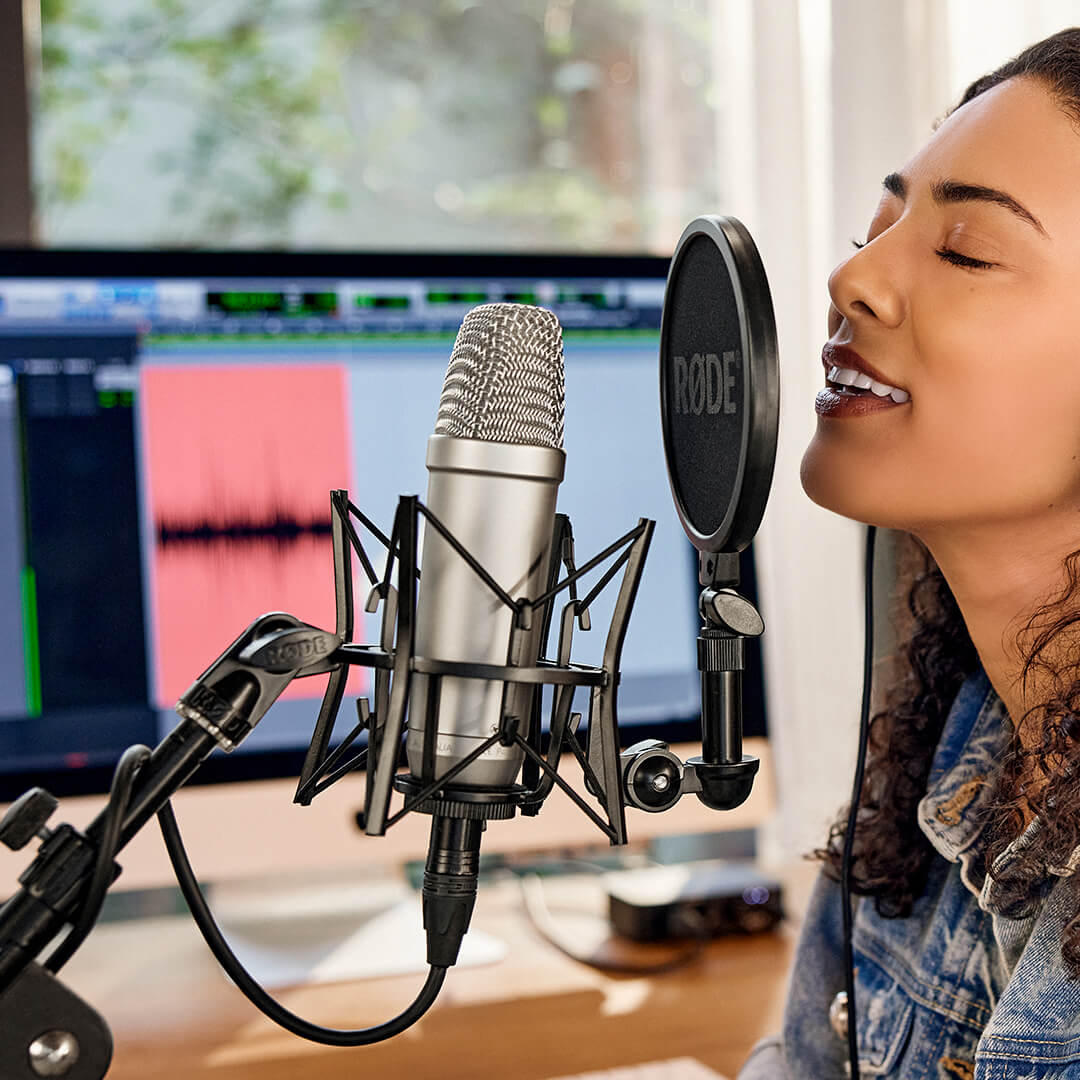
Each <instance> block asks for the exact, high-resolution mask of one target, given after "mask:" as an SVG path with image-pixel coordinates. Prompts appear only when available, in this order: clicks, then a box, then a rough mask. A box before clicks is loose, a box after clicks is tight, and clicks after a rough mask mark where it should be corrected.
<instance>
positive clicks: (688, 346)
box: [660, 216, 780, 552]
mask: <svg viewBox="0 0 1080 1080" xmlns="http://www.w3.org/2000/svg"><path fill="white" fill-rule="evenodd" d="M779 406H780V382H779V372H778V367H777V354H776V326H775V323H774V321H773V307H772V298H771V297H770V295H769V285H768V282H767V280H766V278H765V270H764V268H763V267H762V265H761V259H760V257H759V255H758V252H757V248H756V247H755V245H754V241H753V240H752V239H751V237H750V234H749V233H748V232H747V231H746V229H745V227H744V226H743V225H742V224H741V223H740V222H739V221H736V220H735V219H734V218H729V217H716V216H709V217H700V218H697V219H696V220H694V221H692V222H691V223H690V224H689V225H688V226H687V228H686V229H685V231H684V232H683V235H682V237H681V238H680V240H679V243H678V246H677V247H676V249H675V254H674V255H673V256H672V259H671V267H670V269H669V271H668V281H667V289H666V291H665V295H664V313H663V319H662V322H661V329H660V412H661V421H662V426H663V434H664V453H665V455H666V458H667V467H668V477H669V479H670V481H671V491H672V495H673V496H674V499H675V508H676V510H677V512H678V514H679V520H680V521H681V522H682V525H683V528H684V529H685V530H686V535H687V536H688V537H689V538H690V542H691V543H692V544H693V545H694V547H696V548H697V549H698V550H699V551H702V552H739V551H742V549H743V548H745V547H746V546H747V545H748V544H749V543H750V541H751V539H753V536H754V533H755V532H757V529H758V526H759V525H760V523H761V516H762V514H763V513H764V511H765V503H766V501H767V499H768V495H769V487H770V485H771V483H772V473H773V463H774V461H775V458H776V431H777V424H778V418H779Z"/></svg>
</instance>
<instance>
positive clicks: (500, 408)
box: [435, 304, 566, 450]
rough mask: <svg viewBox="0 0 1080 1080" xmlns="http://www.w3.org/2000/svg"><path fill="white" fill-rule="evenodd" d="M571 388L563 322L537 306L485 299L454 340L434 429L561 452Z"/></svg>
mask: <svg viewBox="0 0 1080 1080" xmlns="http://www.w3.org/2000/svg"><path fill="white" fill-rule="evenodd" d="M565 393H566V385H565V380H564V374H563V351H562V328H561V327H560V326H559V320H558V319H557V318H556V317H555V316H554V315H553V314H552V313H551V312H550V311H547V310H546V309H544V308H540V307H533V306H532V305H530V304H482V305H481V306H480V307H476V308H473V309H472V311H470V312H469V313H468V314H467V315H466V316H465V321H464V322H463V323H462V324H461V329H460V330H459V331H458V335H457V341H455V342H454V351H453V353H452V354H451V356H450V365H449V367H447V369H446V378H445V379H444V380H443V391H442V397H441V398H440V399H439V415H438V417H437V418H436V420H435V434H436V435H451V436H454V437H456V438H462V439H480V440H482V441H483V442H502V443H517V444H519V445H525V446H548V447H552V448H553V449H556V450H561V449H562V445H563V420H564V413H565Z"/></svg>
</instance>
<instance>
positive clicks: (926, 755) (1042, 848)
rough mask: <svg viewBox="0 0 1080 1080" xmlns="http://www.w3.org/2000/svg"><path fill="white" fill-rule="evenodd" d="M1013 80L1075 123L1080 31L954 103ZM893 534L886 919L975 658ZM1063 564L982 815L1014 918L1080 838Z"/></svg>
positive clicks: (923, 570)
mask: <svg viewBox="0 0 1080 1080" xmlns="http://www.w3.org/2000/svg"><path fill="white" fill-rule="evenodd" d="M1017 77H1026V78H1030V79H1035V80H1038V81H1039V82H1040V83H1042V85H1043V86H1044V87H1045V88H1046V89H1047V90H1048V91H1049V92H1050V93H1051V94H1053V95H1054V97H1055V98H1057V100H1058V102H1059V103H1060V105H1061V107H1062V109H1063V110H1064V111H1065V113H1066V115H1068V116H1069V118H1070V119H1071V120H1072V121H1073V123H1074V124H1075V125H1076V126H1077V128H1078V130H1080V28H1071V29H1067V30H1062V31H1060V32H1059V33H1057V34H1054V35H1052V36H1051V37H1048V38H1046V39H1045V40H1043V41H1040V42H1038V43H1036V44H1035V45H1032V46H1031V47H1030V48H1027V49H1025V50H1024V51H1023V52H1022V53H1020V54H1019V56H1017V57H1015V58H1014V59H1012V60H1010V61H1008V63H1006V64H1003V65H1002V66H1001V67H1000V68H998V69H997V70H996V71H993V72H991V73H990V74H989V75H985V76H983V77H982V78H980V79H977V80H976V81H975V82H973V83H972V84H971V85H970V86H969V87H968V88H967V90H966V91H965V92H964V95H963V97H962V99H961V100H960V102H959V104H958V105H957V106H956V108H960V107H962V106H963V105H965V104H966V103H967V102H969V101H971V100H972V99H973V98H975V97H978V96H979V95H980V94H982V93H985V92H986V91H987V90H989V89H991V88H992V87H994V86H997V85H998V84H1000V83H1002V82H1004V81H1005V80H1006V79H1012V78H1017ZM895 537H896V541H897V544H896V548H897V563H898V568H899V572H898V574H897V582H898V594H897V601H899V600H900V599H901V598H902V597H903V594H904V592H905V589H906V592H907V596H906V609H905V607H904V606H902V605H901V604H900V603H898V602H894V606H895V607H896V609H897V611H896V614H897V616H898V617H899V621H900V623H901V626H900V627H899V633H898V640H900V641H901V643H902V644H901V646H900V648H899V649H898V650H897V652H896V653H895V654H894V655H893V656H892V657H890V658H889V660H888V662H887V667H886V670H885V671H883V672H882V675H884V676H885V678H884V682H885V684H886V685H887V686H888V690H887V692H886V696H885V700H884V702H883V707H882V708H881V709H880V710H879V711H876V712H875V713H874V715H873V717H872V719H871V726H870V734H869V744H868V751H867V763H866V772H865V778H864V784H863V789H862V793H861V796H860V799H859V814H858V825H857V828H856V833H855V837H854V839H853V846H852V864H851V887H852V890H853V891H854V892H856V893H859V894H861V895H864V896H872V897H874V903H875V907H876V908H877V910H878V912H879V913H880V914H881V915H883V916H886V917H903V916H906V915H908V914H910V912H911V909H912V905H913V903H914V901H915V899H916V898H917V897H918V896H919V895H920V894H921V893H922V890H923V889H924V887H925V884H926V878H927V874H928V872H929V869H930V865H931V860H932V858H933V857H934V850H933V848H932V847H931V846H930V843H929V841H928V840H927V839H926V837H925V836H924V835H923V833H922V832H921V830H920V829H919V826H918V823H917V818H916V807H917V804H918V802H919V800H920V799H921V798H922V796H923V795H924V794H925V793H926V789H927V780H928V777H929V773H930V765H931V762H932V759H933V756H934V751H935V749H936V747H937V743H938V741H939V739H940V737H941V732H942V728H943V726H944V723H945V719H946V717H947V715H948V712H949V709H950V707H951V705H952V702H953V699H954V698H955V697H956V694H957V691H958V690H959V688H960V685H961V683H963V681H964V679H965V678H967V676H968V675H970V674H971V673H972V672H973V671H975V670H976V669H977V667H978V664H979V658H978V654H977V653H976V650H975V646H974V645H973V644H972V641H971V637H970V635H969V634H968V630H967V627H966V625H965V623H964V620H963V617H962V615H961V613H960V609H959V607H958V606H957V603H956V599H955V597H954V596H953V593H952V590H951V589H950V588H949V584H948V582H947V581H946V580H945V576H944V575H943V574H942V572H941V570H940V568H939V567H938V566H937V563H936V562H935V561H934V558H933V556H932V555H931V554H930V552H929V551H928V550H927V548H926V547H925V546H924V545H923V544H922V543H921V542H920V541H919V540H918V539H917V538H915V537H914V536H911V535H909V534H907V533H897V534H895ZM1064 571H1065V585H1064V587H1063V588H1062V589H1061V591H1060V592H1059V594H1058V595H1056V596H1053V597H1052V598H1050V599H1049V600H1048V601H1047V602H1046V603H1044V604H1042V605H1040V606H1039V607H1038V608H1037V609H1036V610H1035V611H1034V613H1032V614H1030V615H1029V616H1028V617H1027V619H1026V622H1025V623H1024V625H1023V627H1022V628H1021V629H1020V631H1019V633H1018V634H1017V635H1016V648H1017V653H1018V656H1019V657H1021V658H1022V660H1023V667H1022V672H1021V678H1022V686H1023V689H1024V692H1025V699H1026V700H1027V697H1026V695H1027V690H1028V687H1029V686H1030V685H1032V684H1033V683H1035V684H1036V685H1037V687H1038V689H1037V692H1036V695H1035V696H1036V698H1037V700H1038V703H1037V704H1035V705H1034V706H1033V707H1032V708H1030V709H1028V710H1027V712H1025V714H1024V716H1023V717H1022V718H1021V720H1020V722H1019V723H1018V724H1016V725H1015V729H1014V731H1013V733H1012V736H1011V739H1010V741H1009V744H1008V747H1007V749H1006V751H1005V756H1004V758H1003V760H1002V761H1001V763H1000V766H999V768H998V770H997V775H996V776H995V778H994V789H993V793H992V799H991V800H990V803H989V805H988V807H987V810H986V815H987V829H988V836H989V843H988V845H987V850H986V863H987V866H986V870H987V872H988V873H990V874H991V875H992V876H993V877H994V879H995V881H996V883H997V885H998V886H999V889H1000V894H1001V897H1002V903H1003V908H1004V912H1005V914H1006V915H1008V916H1010V917H1019V916H1022V915H1025V914H1030V913H1031V912H1033V911H1034V910H1035V909H1036V908H1037V907H1038V905H1039V903H1040V900H1041V898H1042V896H1043V895H1044V889H1045V884H1046V882H1047V875H1048V873H1049V871H1050V868H1052V867H1058V868H1060V867H1064V866H1066V865H1067V864H1068V861H1069V857H1070V855H1071V854H1072V852H1073V850H1074V849H1075V848H1076V847H1077V845H1078V844H1080V768H1078V761H1080V758H1078V755H1077V746H1078V741H1077V740H1078V739H1080V638H1077V636H1076V634H1075V631H1076V629H1078V628H1080V550H1077V551H1074V552H1072V553H1071V554H1069V555H1068V556H1067V557H1066V559H1065V561H1064ZM904 624H906V625H904ZM1051 646H1053V653H1052V656H1053V659H1051ZM1021 729H1022V730H1023V731H1024V732H1025V738H1024V740H1023V741H1021V738H1020V734H1019V732H1020V730H1021ZM1029 732H1035V733H1037V736H1035V737H1032V736H1031V735H1028V734H1027V733H1029ZM1033 778H1035V779H1034V781H1033ZM1025 810H1026V813H1025ZM1031 818H1034V819H1037V820H1038V821H1039V823H1040V828H1039V830H1038V831H1037V835H1036V836H1035V839H1034V842H1033V843H1031V844H1030V845H1029V846H1026V847H1024V848H1023V850H1022V851H1021V852H1020V853H1019V854H1018V856H1017V858H1015V859H1010V860H1008V865H1007V866H1004V867H1002V868H998V869H995V868H994V867H993V864H994V861H995V860H996V859H997V857H998V856H999V855H1000V854H1001V853H1002V852H1003V851H1004V850H1005V848H1006V847H1007V846H1008V845H1009V844H1010V843H1011V842H1012V841H1013V840H1014V839H1015V838H1016V837H1017V836H1019V835H1020V834H1021V832H1022V831H1023V830H1024V827H1025V824H1026V822H1027V821H1028V820H1029V819H1031ZM846 829H847V810H845V811H844V812H843V814H842V816H841V817H839V818H838V819H837V821H836V822H835V823H834V824H833V826H832V828H831V829H830V831H829V836H828V839H827V841H826V845H825V847H824V848H821V849H819V850H818V851H816V852H814V853H813V854H814V857H816V858H819V859H820V860H822V861H823V862H824V864H825V868H826V872H827V873H829V874H830V876H833V877H835V878H837V879H839V878H840V870H841V861H842V852H843V841H844V834H845V832H846ZM1067 887H1068V888H1071V889H1072V900H1071V909H1070V910H1071V916H1070V918H1069V919H1068V920H1067V923H1066V926H1065V928H1064V930H1063V931H1062V940H1061V952H1062V957H1063V959H1064V961H1065V965H1066V968H1067V970H1068V971H1069V973H1070V974H1071V975H1072V977H1073V978H1074V979H1075V978H1080V874H1074V875H1073V876H1072V877H1071V878H1070V879H1069V885H1068V886H1067Z"/></svg>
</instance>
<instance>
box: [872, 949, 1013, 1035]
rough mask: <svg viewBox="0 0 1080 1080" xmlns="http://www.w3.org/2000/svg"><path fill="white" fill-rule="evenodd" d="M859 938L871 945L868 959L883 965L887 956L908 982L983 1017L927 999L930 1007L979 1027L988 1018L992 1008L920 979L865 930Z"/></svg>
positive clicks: (887, 972) (910, 991) (909, 990)
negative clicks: (952, 1009)
mask: <svg viewBox="0 0 1080 1080" xmlns="http://www.w3.org/2000/svg"><path fill="white" fill-rule="evenodd" d="M859 938H860V939H861V942H865V943H866V944H868V945H871V946H872V947H873V950H874V954H876V955H874V954H871V953H870V952H868V953H867V958H868V959H870V960H874V961H875V962H877V963H878V964H879V966H883V958H887V960H888V961H891V962H892V963H895V964H896V967H897V969H898V970H899V971H901V972H902V973H903V974H904V975H905V976H906V981H908V982H909V983H911V984H914V985H915V986H921V987H922V988H923V989H924V990H927V991H929V992H930V993H933V994H938V995H943V996H945V997H948V998H951V999H952V1000H953V1001H954V1002H956V1003H959V1004H961V1005H964V1006H966V1007H967V1008H969V1009H971V1010H972V1011H974V1012H976V1013H978V1014H980V1015H982V1017H983V1019H982V1020H976V1019H975V1018H973V1017H970V1016H963V1015H962V1014H959V1013H952V1012H948V1006H946V1005H945V1004H943V1003H939V1002H930V1001H927V1002H926V1004H927V1005H928V1006H929V1007H930V1008H932V1009H937V1010H938V1011H940V1012H942V1013H945V1014H946V1015H949V1016H952V1017H953V1018H954V1019H957V1020H962V1021H963V1022H964V1023H966V1024H971V1025H973V1026H975V1027H979V1028H981V1027H982V1026H983V1025H984V1024H985V1023H986V1021H987V1020H988V1019H989V1018H990V1014H991V1013H992V1012H993V1010H992V1009H989V1008H987V1007H986V1006H985V1005H980V1004H979V1003H978V1002H977V1001H972V1000H971V999H970V998H967V997H964V996H963V995H961V994H956V993H953V992H952V991H950V990H948V989H947V988H946V987H944V986H934V984H933V983H928V982H925V981H923V980H922V979H920V978H919V976H918V975H916V974H915V972H913V971H912V970H911V969H910V968H909V967H908V966H907V965H906V964H905V963H904V962H903V961H902V960H900V959H898V958H897V957H896V955H895V954H894V953H892V952H890V951H889V950H888V949H887V948H886V947H885V946H884V945H883V944H882V943H881V942H879V941H878V940H877V938H875V937H873V936H872V935H869V934H867V933H866V932H865V931H864V932H863V933H862V934H860V935H859ZM856 948H862V944H860V943H856ZM886 974H888V975H891V974H892V972H890V971H888V970H887V969H886ZM898 981H899V980H898ZM906 989H908V992H909V993H911V994H912V996H913V997H914V996H915V995H914V992H913V991H912V990H911V989H910V988H909V987H906Z"/></svg>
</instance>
